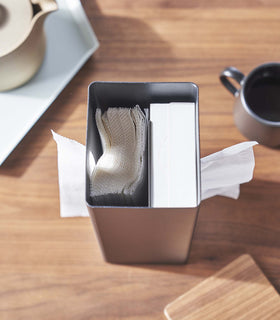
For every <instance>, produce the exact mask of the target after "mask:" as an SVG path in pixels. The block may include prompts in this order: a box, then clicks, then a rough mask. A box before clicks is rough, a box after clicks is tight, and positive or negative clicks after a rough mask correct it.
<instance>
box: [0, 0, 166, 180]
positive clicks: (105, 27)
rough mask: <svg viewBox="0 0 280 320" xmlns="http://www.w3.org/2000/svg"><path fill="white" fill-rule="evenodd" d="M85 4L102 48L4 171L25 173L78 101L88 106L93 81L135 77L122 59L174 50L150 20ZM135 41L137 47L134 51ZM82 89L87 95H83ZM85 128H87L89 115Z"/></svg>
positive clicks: (133, 59) (1, 170)
mask: <svg viewBox="0 0 280 320" xmlns="http://www.w3.org/2000/svg"><path fill="white" fill-rule="evenodd" d="M84 6H85V11H86V12H87V14H88V16H89V17H90V21H91V22H92V25H93V28H94V30H95V33H96V35H97V38H98V39H99V42H100V48H99V49H98V50H97V52H96V53H95V54H94V57H92V58H91V59H90V60H89V61H88V62H87V63H86V64H85V65H84V67H83V68H82V69H81V70H80V71H79V72H78V74H77V75H76V76H75V77H74V78H73V79H72V80H71V82H70V83H69V84H68V86H67V87H66V88H65V89H64V90H63V91H62V93H61V94H60V95H59V97H58V98H57V99H56V100H55V102H54V103H53V104H52V105H51V107H50V108H49V109H48V110H47V111H46V112H45V114H44V115H43V116H42V117H41V118H40V119H39V120H38V122H37V123H36V124H35V125H34V127H33V128H32V129H31V130H30V131H29V132H28V133H27V135H26V136H25V137H24V138H23V140H22V141H21V142H20V143H19V145H18V146H17V147H16V148H15V150H14V151H13V152H12V153H11V154H10V156H9V157H8V158H7V159H6V161H5V162H4V163H3V165H2V166H1V167H0V175H8V176H21V175H22V174H23V173H24V172H25V170H26V169H27V168H28V167H29V166H30V165H31V163H32V162H33V160H34V159H35V158H36V157H37V156H38V155H39V154H40V152H41V150H42V149H43V148H44V147H45V145H46V144H47V143H48V142H49V141H50V140H51V139H52V136H51V133H50V129H53V130H54V131H58V129H59V128H60V127H62V126H63V124H64V123H65V122H66V121H67V119H68V118H69V117H70V115H71V114H72V113H73V112H74V110H75V109H76V108H77V106H78V104H85V106H84V108H85V109H86V99H87V87H88V85H89V83H90V82H92V81H95V80H106V81H111V80H116V79H115V78H116V77H117V80H118V81H122V80H124V79H122V78H121V77H122V74H124V77H126V79H125V80H126V81H127V77H129V78H130V79H133V78H134V79H135V73H136V72H137V70H134V71H133V70H131V69H128V70H127V69H125V70H124V73H121V74H120V73H118V71H116V70H115V68H116V66H118V65H119V62H120V63H122V65H126V64H127V63H128V61H127V60H130V65H132V66H133V65H136V64H137V59H140V58H139V56H141V61H142V60H145V57H146V56H150V55H151V54H153V55H155V59H157V55H159V54H160V53H162V52H165V54H167V55H169V54H170V48H169V47H168V44H167V43H165V42H164V41H163V40H162V39H161V38H160V37H159V36H158V35H157V34H156V33H155V32H154V31H153V30H152V29H151V28H150V27H149V26H148V25H147V24H146V23H144V22H142V21H140V20H137V19H132V18H127V17H120V16H117V17H115V16H106V15H103V14H102V12H101V11H100V10H99V8H98V5H97V4H96V2H95V1H90V2H86V3H84ZM112 42H114V45H112ZM119 43H121V46H119ZM134 43H135V47H134V48H133V50H132V51H131V48H132V47H133V46H134ZM155 43H157V44H159V45H158V46H157V48H158V49H157V48H156V49H155V48H150V44H155ZM107 53H109V56H108V54H107ZM123 53H125V56H123ZM106 54H107V56H106ZM137 57H138V58H137ZM118 61H119V62H118ZM109 64H110V65H109ZM111 68H112V69H111ZM141 72H142V73H143V72H146V80H147V79H149V76H151V73H152V71H150V73H149V71H147V70H144V71H143V70H141ZM103 73H105V76H104V74H103ZM108 75H109V76H108ZM110 77H112V78H113V79H112V78H110ZM82 91H83V92H84V95H83V96H82V97H81V92H82ZM84 128H86V119H85V123H84ZM85 130H86V129H85ZM54 143H55V142H54ZM52 161H56V160H55V157H53V158H52Z"/></svg>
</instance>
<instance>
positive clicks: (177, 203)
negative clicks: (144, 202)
mask: <svg viewBox="0 0 280 320" xmlns="http://www.w3.org/2000/svg"><path fill="white" fill-rule="evenodd" d="M150 120H151V122H152V128H151V145H152V148H151V159H152V161H151V162H152V164H151V206H152V207H153V208H185V207H188V208H193V207H197V205H198V203H197V202H198V199H197V188H198V187H197V169H196V167H197V159H196V157H197V156H196V154H197V152H196V121H195V120H196V119H195V104H194V103H193V102H171V103H152V104H151V105H150Z"/></svg>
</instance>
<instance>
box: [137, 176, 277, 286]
mask: <svg viewBox="0 0 280 320" xmlns="http://www.w3.org/2000/svg"><path fill="white" fill-rule="evenodd" d="M279 195H280V183H275V182H270V181H261V180H253V181H251V182H250V183H247V184H244V185H242V186H241V193H240V197H239V199H238V200H233V199H229V198H225V197H219V196H218V197H214V198H210V199H207V200H205V201H203V202H202V203H201V208H200V212H199V217H198V221H197V226H196V230H195V234H194V238H193V243H192V248H191V252H190V256H189V259H188V261H187V263H186V264H185V265H145V266H141V265H137V266H135V267H143V268H148V269H154V270H161V271H166V272H172V273H183V274H186V275H196V276H200V277H201V276H202V277H204V276H205V277H206V276H209V275H211V274H213V273H214V272H216V271H218V270H220V269H221V268H222V267H224V266H225V265H226V264H228V263H230V262H231V261H233V260H234V259H235V258H237V257H238V256H240V255H242V254H244V253H248V254H250V255H251V256H252V257H253V258H254V259H255V261H256V262H257V264H258V265H259V266H260V267H261V269H262V270H263V271H264V272H265V273H266V274H267V276H268V278H269V279H270V280H271V281H272V283H275V281H278V282H279V278H280V236H279V234H280V196H279ZM276 287H277V288H278V289H280V282H279V284H278V285H276Z"/></svg>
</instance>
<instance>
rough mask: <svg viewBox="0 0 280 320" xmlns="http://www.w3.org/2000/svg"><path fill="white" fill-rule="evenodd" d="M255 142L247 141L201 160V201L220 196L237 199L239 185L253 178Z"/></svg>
mask: <svg viewBox="0 0 280 320" xmlns="http://www.w3.org/2000/svg"><path fill="white" fill-rule="evenodd" d="M256 144H258V143H257V142H255V141H246V142H242V143H239V144H236V145H234V146H231V147H229V148H226V149H223V150H222V151H219V152H216V153H213V154H211V155H209V156H207V157H204V158H202V159H201V162H200V163H201V199H202V200H205V199H207V198H210V197H213V196H216V195H220V196H225V197H230V198H233V199H237V198H238V197H239V190H240V187H239V185H240V184H241V183H245V182H249V181H250V180H251V179H252V178H253V171H254V167H255V158H254V151H253V146H255V145H256Z"/></svg>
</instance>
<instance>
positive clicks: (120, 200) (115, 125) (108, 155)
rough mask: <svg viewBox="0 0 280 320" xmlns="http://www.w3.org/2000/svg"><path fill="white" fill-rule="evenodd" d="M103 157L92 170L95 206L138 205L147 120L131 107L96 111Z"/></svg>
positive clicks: (141, 113)
mask: <svg viewBox="0 0 280 320" xmlns="http://www.w3.org/2000/svg"><path fill="white" fill-rule="evenodd" d="M95 119H96V124H97V128H98V131H99V135H100V139H101V143H102V149H103V154H102V156H101V157H100V158H99V160H98V161H97V163H96V166H95V167H94V168H93V172H92V175H91V186H90V195H91V197H92V199H93V200H94V203H95V204H96V205H98V204H100V205H113V204H116V205H122V206H133V205H134V206H142V205H144V204H143V200H142V198H143V196H142V194H143V191H142V189H143V187H144V186H143V184H144V183H145V173H146V170H145V169H146V168H145V164H146V161H145V157H144V153H145V150H146V140H147V119H146V116H145V114H144V113H143V111H142V110H141V109H140V107H139V106H138V105H137V106H135V107H134V108H109V109H108V110H106V111H105V112H104V113H103V114H102V113H101V110H100V109H97V110H96V114H95Z"/></svg>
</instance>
